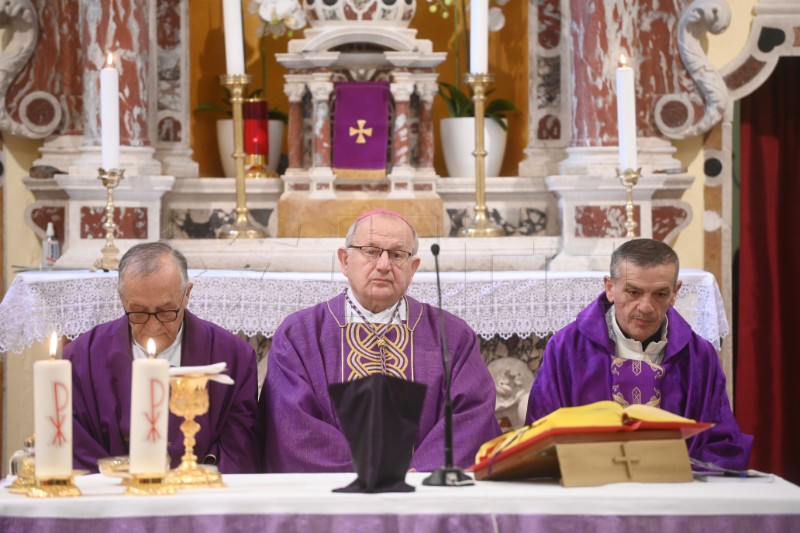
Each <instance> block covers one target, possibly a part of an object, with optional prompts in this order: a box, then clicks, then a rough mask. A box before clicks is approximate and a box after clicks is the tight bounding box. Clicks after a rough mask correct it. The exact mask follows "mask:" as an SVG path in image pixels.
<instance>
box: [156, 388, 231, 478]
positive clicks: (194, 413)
mask: <svg viewBox="0 0 800 533" xmlns="http://www.w3.org/2000/svg"><path fill="white" fill-rule="evenodd" d="M207 384H208V376H205V375H200V374H189V375H185V376H174V377H172V378H171V379H170V385H171V387H170V388H171V391H172V394H171V395H170V399H169V408H170V410H171V411H172V412H173V413H175V414H176V415H178V416H180V417H183V418H184V419H185V420H184V421H183V423H182V424H181V431H182V432H183V444H184V446H185V451H184V454H183V457H182V458H181V464H180V465H179V466H178V467H177V468H176V469H174V470H172V471H170V473H169V474H168V475H167V477H166V480H165V483H168V484H171V485H173V486H175V487H176V488H179V489H204V488H219V487H224V486H225V484H224V483H223V482H222V476H221V475H220V473H219V472H217V471H216V470H215V469H214V470H212V469H211V468H208V467H207V466H204V465H200V464H198V463H197V456H196V455H195V454H194V445H195V435H197V432H198V431H200V424H198V423H197V422H195V420H194V419H195V417H198V416H201V415H203V414H205V413H206V412H208V389H207V388H206V385H207Z"/></svg>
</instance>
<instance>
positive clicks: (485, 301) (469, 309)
mask: <svg viewBox="0 0 800 533" xmlns="http://www.w3.org/2000/svg"><path fill="white" fill-rule="evenodd" d="M189 275H190V279H191V281H192V282H193V283H194V289H193V290H192V293H191V297H190V301H189V309H190V310H191V311H192V312H193V313H195V314H196V315H197V316H199V317H201V318H204V319H206V320H210V321H212V322H214V323H216V324H219V325H220V326H222V327H224V328H226V329H228V330H230V331H233V332H239V331H242V332H244V333H245V334H247V335H255V334H258V333H261V334H263V335H265V336H267V337H271V336H272V335H273V334H274V333H275V330H276V329H277V327H278V325H279V324H280V323H281V321H282V320H283V319H284V318H285V317H286V315H288V314H290V313H292V312H294V311H298V310H300V309H303V308H305V307H309V306H311V305H314V304H316V303H319V302H322V301H324V300H327V299H329V298H331V297H333V296H334V295H336V294H337V293H338V292H341V291H342V290H343V289H344V288H345V287H346V280H345V278H344V277H343V276H342V275H341V274H340V273H338V272H337V273H332V272H328V273H308V272H304V273H281V272H253V271H247V270H190V271H189ZM603 275H604V273H603V272H589V271H581V272H547V271H503V272H445V273H443V274H442V277H441V280H442V304H443V307H444V309H446V310H447V311H450V312H451V313H454V314H455V315H457V316H460V317H461V318H463V319H464V320H466V321H467V322H468V323H469V325H470V326H471V327H472V328H473V329H474V330H475V331H476V332H477V333H478V335H480V336H481V337H484V338H487V339H488V338H491V337H493V336H495V335H499V336H501V337H503V338H508V337H510V336H512V335H519V336H522V337H527V336H528V335H530V334H531V333H533V334H536V335H538V336H540V337H541V336H545V335H548V334H550V333H553V332H555V331H558V330H559V329H561V328H562V327H564V326H566V325H567V324H569V323H570V322H571V321H572V320H574V319H575V316H576V315H577V314H578V312H580V311H581V309H583V308H584V307H585V306H586V305H587V304H589V303H590V302H591V301H593V300H594V299H595V298H597V296H598V294H600V292H601V291H602V290H603V284H602V279H603ZM679 278H680V279H681V280H683V286H682V288H681V289H680V291H679V293H678V297H677V300H676V303H675V308H676V309H677V310H678V311H679V312H680V313H681V315H682V316H683V317H684V318H685V319H686V320H687V321H688V322H689V324H691V326H692V328H693V329H694V330H695V331H696V332H697V333H698V334H699V335H701V336H702V337H704V338H705V339H708V340H709V341H710V342H711V343H712V344H713V345H714V346H715V347H716V348H717V349H718V350H719V348H720V345H721V341H722V339H724V338H725V337H726V336H727V335H728V333H729V327H728V320H727V318H726V316H725V311H724V305H723V301H722V297H721V295H720V291H719V287H718V286H717V283H716V280H715V279H714V276H713V275H712V274H710V273H708V272H705V271H702V270H687V269H684V270H681V272H680V276H679ZM116 279H117V274H116V272H107V273H104V272H88V271H54V272H25V273H20V274H18V275H17V276H16V278H14V282H13V284H12V285H11V288H10V289H9V290H8V292H7V293H6V295H5V298H4V299H3V301H2V303H0V352H18V351H21V350H22V349H24V348H26V347H28V346H30V345H31V344H32V343H33V342H35V341H44V340H45V339H47V338H49V337H50V335H51V334H52V332H53V331H57V332H59V333H60V334H61V335H64V336H67V337H69V338H75V337H77V336H78V335H80V334H81V333H83V332H85V331H88V330H89V329H91V328H92V327H94V326H95V325H97V324H100V323H102V322H107V321H109V320H113V319H116V318H119V317H120V316H122V312H123V310H122V306H121V304H120V302H119V297H118V295H117V290H116ZM408 294H409V295H410V296H412V297H414V298H416V299H418V300H420V301H422V302H426V303H430V304H433V305H436V303H437V294H436V277H435V274H433V273H431V272H418V273H417V275H416V276H415V277H414V281H413V283H412V284H411V286H410V287H409V290H408Z"/></svg>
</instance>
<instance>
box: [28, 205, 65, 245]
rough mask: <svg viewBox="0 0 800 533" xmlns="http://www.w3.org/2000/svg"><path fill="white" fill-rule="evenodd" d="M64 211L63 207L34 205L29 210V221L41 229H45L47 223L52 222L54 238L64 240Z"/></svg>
mask: <svg viewBox="0 0 800 533" xmlns="http://www.w3.org/2000/svg"><path fill="white" fill-rule="evenodd" d="M64 213H65V209H64V208H63V207H36V208H34V209H32V210H31V221H32V222H33V223H34V224H36V225H37V226H38V227H40V228H42V231H47V223H48V222H52V223H53V230H54V231H55V233H56V235H55V236H56V240H57V241H59V242H64V218H65V217H64Z"/></svg>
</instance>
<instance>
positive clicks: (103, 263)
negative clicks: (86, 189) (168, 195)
mask: <svg viewBox="0 0 800 533" xmlns="http://www.w3.org/2000/svg"><path fill="white" fill-rule="evenodd" d="M97 170H98V172H99V175H98V176H97V177H98V179H99V180H100V181H102V182H103V186H104V187H105V188H106V191H107V197H106V214H105V216H104V217H103V229H104V230H106V243H105V245H104V246H103V247H102V248H101V249H100V253H101V254H102V255H101V257H100V258H99V259H97V260H95V262H94V265H93V269H92V270H98V269H100V270H116V269H117V268H119V258H118V257H117V256H118V255H119V248H117V246H116V245H115V244H114V233H115V232H116V231H117V228H118V226H117V224H116V222H114V189H116V188H117V185H119V182H120V181H122V180H123V179H124V178H125V170H124V169H117V168H112V169H109V170H104V169H102V168H99V169H97Z"/></svg>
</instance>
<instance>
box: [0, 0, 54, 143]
mask: <svg viewBox="0 0 800 533" xmlns="http://www.w3.org/2000/svg"><path fill="white" fill-rule="evenodd" d="M0 29H2V30H3V31H4V32H6V35H7V36H8V38H9V40H8V43H7V44H6V46H5V48H4V49H3V51H2V53H0V102H3V105H2V106H0V131H3V132H4V133H9V134H11V135H18V136H20V137H26V138H29V139H42V138H44V137H47V136H48V135H50V134H51V133H53V132H54V131H55V129H56V128H57V127H58V126H59V124H60V123H61V116H62V114H63V111H62V109H61V104H60V103H59V101H58V100H57V99H56V98H55V97H54V96H53V95H52V94H50V93H47V92H45V91H32V92H29V93H28V94H26V95H25V96H24V97H23V98H22V100H21V101H20V103H19V117H20V119H19V120H15V119H14V117H12V116H11V114H10V113H9V111H8V108H7V107H6V104H5V102H6V97H7V95H8V91H9V88H10V87H11V84H12V83H13V82H14V80H15V79H16V78H17V76H18V75H19V74H20V72H21V71H22V69H23V68H24V67H25V65H26V64H27V63H28V61H29V60H30V58H31V56H32V55H33V52H34V50H35V49H36V44H37V42H38V41H39V17H38V15H37V13H36V9H35V7H34V6H33V3H32V2H31V1H30V0H0Z"/></svg>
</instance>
